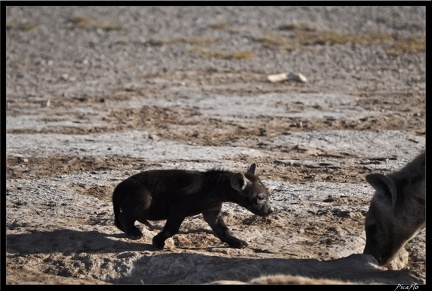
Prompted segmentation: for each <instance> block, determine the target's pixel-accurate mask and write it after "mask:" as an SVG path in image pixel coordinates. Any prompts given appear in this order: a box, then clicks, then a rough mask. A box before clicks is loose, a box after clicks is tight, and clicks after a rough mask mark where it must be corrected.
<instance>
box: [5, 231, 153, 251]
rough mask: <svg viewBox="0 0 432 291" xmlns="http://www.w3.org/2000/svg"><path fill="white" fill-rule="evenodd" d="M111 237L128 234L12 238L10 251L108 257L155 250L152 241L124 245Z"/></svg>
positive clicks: (52, 234)
mask: <svg viewBox="0 0 432 291" xmlns="http://www.w3.org/2000/svg"><path fill="white" fill-rule="evenodd" d="M110 237H115V238H121V237H125V234H124V233H118V234H104V233H100V232H98V231H77V230H72V229H61V230H56V231H33V232H32V233H26V234H10V235H8V236H7V237H6V251H7V252H8V253H11V254H13V253H19V254H39V253H53V252H61V253H64V254H67V253H75V252H87V253H108V252H122V251H145V250H154V248H153V246H152V245H151V241H149V243H148V244H146V243H142V242H140V243H138V242H134V241H128V242H122V241H117V240H112V239H110ZM140 241H142V240H140Z"/></svg>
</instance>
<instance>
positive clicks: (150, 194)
mask: <svg viewBox="0 0 432 291" xmlns="http://www.w3.org/2000/svg"><path fill="white" fill-rule="evenodd" d="M255 169H256V164H252V165H251V166H250V168H249V169H248V171H247V172H246V173H244V174H243V173H240V172H238V173H234V172H230V171H224V170H210V171H207V172H200V171H189V170H149V171H144V172H141V173H138V174H136V175H133V176H131V177H129V178H127V179H126V180H124V181H122V182H120V183H119V184H118V185H117V187H116V188H115V189H114V193H113V196H112V202H113V208H114V215H115V225H116V226H117V227H118V228H119V229H120V230H122V231H124V232H125V233H126V234H127V236H128V237H129V238H131V239H138V238H141V237H142V233H141V231H140V230H139V229H138V228H136V227H135V225H134V223H135V221H139V222H141V223H144V224H145V225H147V226H150V227H151V225H150V223H149V222H148V220H164V219H166V224H165V226H164V228H163V230H162V231H161V232H160V233H158V234H157V235H156V236H155V237H153V246H154V247H156V248H158V249H162V248H163V247H164V245H165V240H166V239H167V238H169V237H171V236H173V235H175V234H176V233H177V232H178V230H179V228H180V225H181V223H182V222H183V220H184V219H185V218H186V217H187V216H193V215H197V214H200V213H202V215H203V217H204V219H205V221H206V222H207V223H208V224H209V225H210V227H211V228H212V229H213V231H214V233H215V235H216V236H217V237H218V238H219V239H220V240H221V241H222V242H226V243H227V244H228V245H230V246H231V247H235V248H242V247H245V246H247V243H246V242H245V241H242V240H240V239H238V238H236V237H234V236H233V235H232V234H231V233H230V231H229V230H228V228H227V226H226V225H225V222H224V220H223V218H222V213H221V208H222V203H224V202H233V203H237V204H238V205H240V206H243V207H245V208H246V209H248V210H249V211H251V212H252V213H254V214H256V215H260V216H267V215H269V214H270V213H272V209H271V206H270V203H269V193H268V191H267V188H266V187H265V186H264V185H263V184H262V183H261V181H260V180H259V178H258V177H257V176H255Z"/></svg>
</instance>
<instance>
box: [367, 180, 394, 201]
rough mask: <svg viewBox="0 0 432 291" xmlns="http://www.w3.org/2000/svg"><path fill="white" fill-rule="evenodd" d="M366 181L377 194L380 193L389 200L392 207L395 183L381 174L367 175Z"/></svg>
mask: <svg viewBox="0 0 432 291" xmlns="http://www.w3.org/2000/svg"><path fill="white" fill-rule="evenodd" d="M366 181H367V182H368V183H369V184H370V185H371V186H372V187H374V189H375V190H377V191H378V192H379V193H382V194H384V195H385V196H387V197H388V198H389V199H391V201H392V205H393V206H394V205H395V204H396V200H397V189H396V185H395V183H394V182H393V180H392V179H391V178H390V177H388V176H386V175H383V174H379V173H374V174H369V175H367V176H366Z"/></svg>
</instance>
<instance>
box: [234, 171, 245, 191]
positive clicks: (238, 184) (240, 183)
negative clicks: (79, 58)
mask: <svg viewBox="0 0 432 291" xmlns="http://www.w3.org/2000/svg"><path fill="white" fill-rule="evenodd" d="M247 182H248V179H247V178H246V177H245V176H244V175H243V174H242V173H235V174H234V175H232V177H231V187H233V188H234V189H235V190H237V191H242V190H244V189H245V188H246V185H247Z"/></svg>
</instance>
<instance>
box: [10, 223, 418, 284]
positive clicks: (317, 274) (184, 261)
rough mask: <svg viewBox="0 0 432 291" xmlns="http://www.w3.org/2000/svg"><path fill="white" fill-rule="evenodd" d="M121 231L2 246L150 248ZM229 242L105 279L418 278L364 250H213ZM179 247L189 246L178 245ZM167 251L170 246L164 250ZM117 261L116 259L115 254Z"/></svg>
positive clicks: (25, 250) (143, 261) (55, 234)
mask: <svg viewBox="0 0 432 291" xmlns="http://www.w3.org/2000/svg"><path fill="white" fill-rule="evenodd" d="M121 236H124V234H121V233H120V234H113V235H111V234H110V235H107V234H103V233H100V232H97V231H76V230H70V229H63V230H56V231H34V232H32V233H29V234H12V235H8V236H7V238H6V250H7V252H8V253H9V254H11V255H14V254H16V255H20V256H21V255H24V254H49V253H54V252H60V253H63V254H65V255H67V254H72V253H81V252H86V253H113V252H114V253H115V252H118V253H120V252H125V251H146V250H155V249H154V248H153V246H152V245H151V244H147V243H136V242H133V241H127V242H123V241H117V240H113V239H111V238H114V237H116V238H118V237H121ZM224 248H225V249H227V250H229V249H230V248H229V247H224V246H218V247H210V248H209V247H206V248H193V249H190V251H191V252H194V251H196V250H202V251H208V252H212V251H213V252H214V254H215V255H214V256H212V255H203V254H196V253H183V254H178V253H164V254H157V255H154V256H144V255H143V257H142V258H140V259H139V260H137V261H136V262H134V263H133V268H132V271H131V273H129V274H128V275H127V276H125V277H122V278H119V279H115V280H112V281H108V282H109V283H112V284H207V283H211V282H213V281H217V280H237V281H243V282H246V281H249V280H251V279H253V278H256V277H260V276H264V275H277V274H284V275H300V276H305V277H310V278H317V279H322V278H325V279H335V280H342V281H345V282H352V283H356V282H362V284H367V283H374V284H376V283H380V284H395V285H397V284H414V283H416V284H422V282H421V281H419V280H418V279H416V277H415V275H414V274H412V273H411V271H409V270H401V271H385V270H381V269H378V268H376V267H375V266H374V264H373V260H372V261H371V257H370V256H367V255H361V254H354V255H351V256H349V257H346V258H341V259H337V260H331V261H319V260H316V259H278V258H226V257H220V256H218V255H219V254H220V253H225V252H224V251H223V249H224ZM182 250H188V249H187V248H182ZM164 252H169V250H164ZM119 261H120V259H119Z"/></svg>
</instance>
